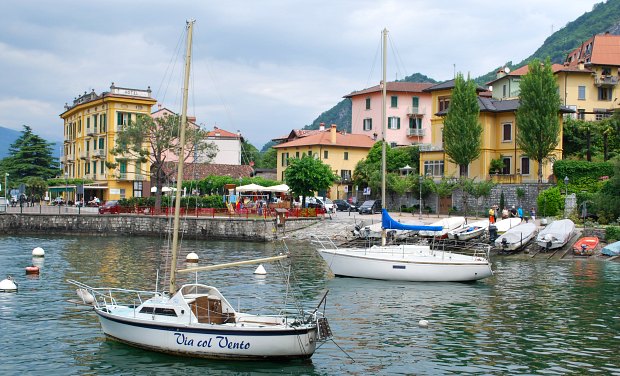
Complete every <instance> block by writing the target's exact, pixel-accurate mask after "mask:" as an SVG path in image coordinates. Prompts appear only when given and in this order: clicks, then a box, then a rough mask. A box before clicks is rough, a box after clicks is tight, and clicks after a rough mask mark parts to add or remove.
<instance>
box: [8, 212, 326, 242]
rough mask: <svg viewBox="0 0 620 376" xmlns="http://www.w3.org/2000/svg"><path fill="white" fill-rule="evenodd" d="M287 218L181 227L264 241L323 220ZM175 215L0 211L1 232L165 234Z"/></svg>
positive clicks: (201, 235) (195, 221)
mask: <svg viewBox="0 0 620 376" xmlns="http://www.w3.org/2000/svg"><path fill="white" fill-rule="evenodd" d="M321 220H322V219H321V218H288V219H287V220H286V221H285V223H284V224H283V225H281V226H278V225H276V223H275V221H274V220H273V219H268V220H265V219H262V218H261V219H246V218H196V217H188V218H182V219H181V221H180V229H181V231H182V232H183V234H184V235H183V236H184V237H186V238H187V237H189V238H190V239H223V240H243V241H258V242H265V241H271V240H273V239H276V238H278V237H280V236H283V235H285V233H286V232H289V231H294V230H297V229H299V228H304V227H306V226H309V225H311V224H314V223H316V222H317V221H321ZM172 226H173V222H172V218H170V217H156V216H143V215H125V214H123V215H84V214H81V215H77V214H5V213H2V214H0V233H2V234H57V235H76V234H78V235H90V236H103V235H108V234H112V235H121V236H157V237H159V236H162V234H167V233H170V232H171V229H172Z"/></svg>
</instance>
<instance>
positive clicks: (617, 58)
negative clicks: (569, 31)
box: [566, 34, 620, 66]
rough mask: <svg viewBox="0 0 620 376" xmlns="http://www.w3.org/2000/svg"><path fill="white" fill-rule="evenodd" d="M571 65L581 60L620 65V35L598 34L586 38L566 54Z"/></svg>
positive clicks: (598, 63) (587, 62)
mask: <svg viewBox="0 0 620 376" xmlns="http://www.w3.org/2000/svg"><path fill="white" fill-rule="evenodd" d="M566 62H567V63H568V64H569V66H574V65H578V64H579V63H580V62H583V63H586V64H595V65H616V66H620V35H612V34H598V35H595V36H593V37H592V38H590V39H588V40H586V41H585V42H583V43H582V44H581V46H579V47H577V48H575V49H574V50H573V51H571V52H570V53H569V54H568V55H567V56H566Z"/></svg>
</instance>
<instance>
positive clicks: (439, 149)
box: [420, 80, 570, 183]
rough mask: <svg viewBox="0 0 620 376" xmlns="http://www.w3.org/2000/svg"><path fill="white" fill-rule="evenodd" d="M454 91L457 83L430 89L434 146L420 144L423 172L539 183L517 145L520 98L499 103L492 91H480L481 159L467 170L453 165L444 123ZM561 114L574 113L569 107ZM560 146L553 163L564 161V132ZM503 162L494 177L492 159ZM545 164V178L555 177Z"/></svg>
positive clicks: (533, 164)
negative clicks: (448, 151)
mask: <svg viewBox="0 0 620 376" xmlns="http://www.w3.org/2000/svg"><path fill="white" fill-rule="evenodd" d="M453 89H454V80H450V81H446V82H444V83H441V84H437V85H435V86H433V87H431V88H428V89H426V90H427V91H429V92H431V94H432V98H433V99H432V101H433V102H432V114H433V115H432V117H431V144H424V145H420V171H423V172H424V174H425V175H428V176H431V177H433V178H435V179H439V178H441V177H455V178H458V177H460V176H467V177H469V178H470V179H471V178H475V179H477V180H486V179H493V180H494V181H496V182H499V183H522V182H537V181H538V166H537V165H536V162H535V161H532V160H530V159H529V158H528V157H527V156H526V155H524V153H523V151H522V150H520V149H519V148H518V147H517V143H516V136H517V134H516V132H517V124H516V119H515V115H516V110H517V108H518V106H519V102H518V100H517V99H507V100H495V99H492V98H490V97H489V96H488V95H485V94H488V92H484V89H483V88H480V87H479V88H478V92H479V96H478V104H479V106H480V117H479V119H480V123H481V124H482V143H481V152H480V156H479V157H478V159H476V160H475V161H473V162H471V163H470V164H469V166H467V171H460V170H459V166H458V165H456V164H454V163H452V162H450V161H449V158H448V156H447V155H446V154H445V152H444V149H443V135H442V131H443V121H444V116H445V114H446V111H447V109H448V107H449V105H450V97H451V95H452V90H453ZM560 112H570V110H567V109H566V108H563V109H559V112H558V117H560V124H561V121H562V118H561V114H560ZM559 138H560V139H559V143H558V146H557V147H556V148H555V150H554V151H553V152H552V153H551V161H553V160H559V159H562V133H561V132H560V135H559ZM493 159H501V160H502V161H503V163H504V168H503V170H502V171H500V172H499V173H497V174H490V173H489V167H490V164H491V160H493ZM551 161H550V162H547V163H545V164H543V166H542V168H543V179H544V180H545V181H546V180H547V178H549V177H550V176H551V175H552V166H553V164H552V162H551Z"/></svg>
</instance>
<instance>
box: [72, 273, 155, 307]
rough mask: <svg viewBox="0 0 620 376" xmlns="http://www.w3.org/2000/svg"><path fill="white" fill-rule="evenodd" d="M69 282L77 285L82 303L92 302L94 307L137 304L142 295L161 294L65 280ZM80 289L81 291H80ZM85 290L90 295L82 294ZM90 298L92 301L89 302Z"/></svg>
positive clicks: (141, 299)
mask: <svg viewBox="0 0 620 376" xmlns="http://www.w3.org/2000/svg"><path fill="white" fill-rule="evenodd" d="M67 282H69V283H70V284H72V285H74V286H77V287H78V296H79V297H80V298H81V299H82V302H83V303H87V304H94V305H95V306H96V307H98V308H99V307H105V306H106V305H128V306H132V305H133V306H138V305H140V304H142V302H143V301H144V300H145V299H144V297H145V296H148V298H151V297H153V296H156V295H161V293H159V292H155V291H148V290H130V289H123V288H116V287H91V286H88V285H86V284H84V283H82V282H78V281H75V280H71V279H69V280H67ZM80 290H81V291H82V292H80ZM84 292H87V293H88V294H90V296H88V295H86V294H84ZM90 299H92V300H93V301H92V302H91V301H90Z"/></svg>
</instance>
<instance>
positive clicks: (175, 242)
mask: <svg viewBox="0 0 620 376" xmlns="http://www.w3.org/2000/svg"><path fill="white" fill-rule="evenodd" d="M194 22H196V21H195V20H188V21H187V46H186V53H185V77H184V79H183V107H182V111H181V126H180V131H179V133H180V134H179V143H180V144H181V150H180V151H179V163H178V171H177V190H176V195H175V202H174V227H173V230H172V261H171V263H170V292H169V293H170V296H172V295H174V293H175V292H176V291H177V287H176V276H177V253H178V250H179V249H178V248H179V216H180V213H181V186H182V185H183V162H184V160H185V126H186V124H187V96H188V93H189V69H190V63H191V61H192V59H191V57H192V33H193V31H194Z"/></svg>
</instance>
